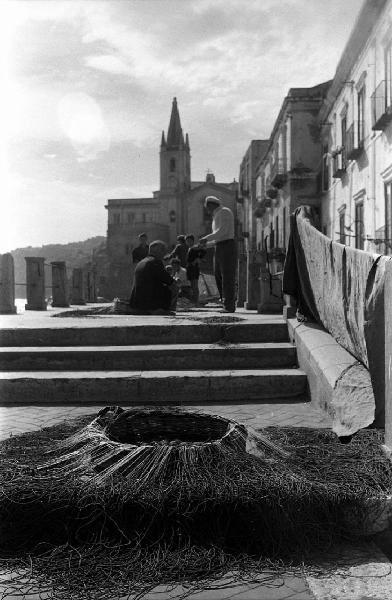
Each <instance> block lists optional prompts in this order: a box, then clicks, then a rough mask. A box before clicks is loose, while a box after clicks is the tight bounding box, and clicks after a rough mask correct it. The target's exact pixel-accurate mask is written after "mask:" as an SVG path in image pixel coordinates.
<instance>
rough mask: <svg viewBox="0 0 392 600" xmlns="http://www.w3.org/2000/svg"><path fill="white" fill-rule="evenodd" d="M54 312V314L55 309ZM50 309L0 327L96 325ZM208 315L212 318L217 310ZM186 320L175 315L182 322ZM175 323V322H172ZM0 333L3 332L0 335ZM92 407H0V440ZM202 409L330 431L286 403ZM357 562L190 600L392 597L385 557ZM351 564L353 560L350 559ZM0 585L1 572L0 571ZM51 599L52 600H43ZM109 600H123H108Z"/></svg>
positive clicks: (315, 416) (159, 595)
mask: <svg viewBox="0 0 392 600" xmlns="http://www.w3.org/2000/svg"><path fill="white" fill-rule="evenodd" d="M57 310H58V309H57ZM52 314H53V309H50V310H48V311H47V312H44V313H37V312H28V313H24V314H20V313H19V314H17V315H14V316H7V317H1V320H0V327H2V328H9V327H18V328H19V327H26V328H29V327H34V328H35V327H53V326H54V327H58V326H67V327H68V326H69V327H75V326H76V327H77V326H78V323H80V324H81V323H83V326H86V323H87V322H88V323H91V325H94V326H96V325H97V319H95V318H94V319H91V320H90V319H76V320H75V319H51V318H50V316H51V315H52ZM206 314H213V315H216V311H213V312H211V313H209V312H207V311H206ZM237 314H238V316H239V317H242V318H244V319H246V320H248V321H252V322H254V321H258V322H259V320H260V319H265V320H276V318H277V317H276V316H265V315H263V316H260V315H257V314H256V313H249V312H245V311H239V312H238V313H237ZM168 318H170V317H148V322H149V323H151V324H152V322H154V324H155V322H156V323H157V324H159V323H162V322H165V321H166V319H168ZM184 318H186V315H181V316H180V315H179V316H178V317H176V319H175V320H176V321H177V322H180V321H181V320H183V319H184ZM140 319H141V318H140V317H122V316H106V318H104V319H100V320H99V324H102V325H103V326H105V325H106V324H108V323H110V325H111V326H113V325H114V324H115V325H118V326H121V325H123V324H124V323H125V322H127V324H128V325H129V324H131V323H133V322H134V321H135V320H137V321H138V322H139V323H140ZM171 319H172V320H173V318H171ZM0 334H1V332H0ZM99 408H102V407H96V406H89V407H83V406H56V407H50V406H21V407H17V408H16V407H12V406H7V407H0V440H2V439H6V438H7V437H9V436H10V435H18V434H20V433H23V432H26V431H35V430H37V429H40V428H41V427H45V426H50V425H54V424H56V423H58V422H60V421H62V420H64V419H69V418H72V417H75V416H79V415H82V414H94V413H96V412H97V411H98V410H99ZM194 409H198V410H204V411H208V412H210V413H215V414H220V415H222V416H227V417H230V418H231V419H235V420H237V421H239V422H242V423H245V424H247V425H248V426H249V427H252V428H254V429H259V428H261V427H264V426H268V425H281V426H284V425H294V426H305V427H328V426H329V425H330V420H329V419H328V418H327V417H326V416H325V415H324V414H323V413H321V412H320V411H318V410H316V409H314V408H313V407H312V406H311V405H310V404H306V403H295V404H293V403H288V404H236V405H223V404H215V405H210V406H208V407H204V406H196V407H195V406H188V407H186V410H194ZM358 552H359V554H361V558H360V560H359V559H358V561H357V563H358V564H355V565H354V566H352V567H350V569H349V570H348V571H343V572H340V571H338V570H336V571H335V572H329V573H328V574H326V575H325V577H324V576H320V577H317V578H315V577H304V576H298V577H293V576H289V575H287V576H285V577H284V578H282V579H277V578H272V579H270V578H269V574H268V573H262V574H261V582H260V583H255V584H252V585H235V586H233V587H230V588H228V589H220V590H214V589H210V590H204V591H203V592H198V593H196V594H194V595H192V600H311V599H313V600H314V599H317V600H390V599H391V597H392V591H391V590H392V575H391V564H390V563H389V561H388V560H387V559H386V557H385V556H384V555H383V554H382V553H381V552H379V550H378V549H377V548H375V547H373V546H366V547H365V548H362V549H359V550H358ZM349 558H350V559H352V558H353V557H352V556H351V557H349ZM0 582H1V572H0ZM182 592H183V589H181V588H175V589H174V590H167V589H164V588H157V589H156V590H154V592H152V593H151V594H149V596H148V600H174V599H175V598H178V597H179V595H180V594H181V593H182ZM17 598H18V600H21V599H22V598H23V596H20V595H19V596H15V595H12V594H8V595H7V593H6V591H5V588H4V586H2V585H1V583H0V599H4V600H16V599H17ZM26 598H29V600H33V599H34V600H35V599H37V600H38V596H26ZM47 598H51V596H50V595H49V596H47ZM108 600H122V599H119V598H112V599H108Z"/></svg>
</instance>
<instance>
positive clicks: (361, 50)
mask: <svg viewBox="0 0 392 600" xmlns="http://www.w3.org/2000/svg"><path fill="white" fill-rule="evenodd" d="M320 123H321V125H322V140H323V149H324V150H323V169H322V201H321V207H322V211H321V219H322V226H323V230H324V232H325V233H326V234H327V235H328V236H329V237H331V238H332V239H334V240H335V241H340V242H341V243H343V244H346V245H348V246H353V247H356V248H360V249H364V250H367V251H370V252H378V253H385V254H392V146H391V142H392V1H391V0H366V1H365V2H364V4H363V7H362V9H361V11H360V13H359V16H358V19H357V21H356V23H355V25H354V28H353V31H352V33H351V35H350V38H349V40H348V42H347V45H346V47H345V49H344V51H343V54H342V56H341V59H340V61H339V64H338V66H337V69H336V73H335V76H334V79H333V81H332V85H331V87H330V89H329V92H328V95H327V97H326V99H325V102H324V104H323V106H322V108H321V111H320Z"/></svg>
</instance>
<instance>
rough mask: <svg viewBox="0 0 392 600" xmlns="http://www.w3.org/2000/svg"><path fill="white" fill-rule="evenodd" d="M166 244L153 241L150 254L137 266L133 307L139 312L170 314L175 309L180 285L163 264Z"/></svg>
mask: <svg viewBox="0 0 392 600" xmlns="http://www.w3.org/2000/svg"><path fill="white" fill-rule="evenodd" d="M166 249H167V248H166V244H165V243H164V242H161V241H160V240H156V241H155V242H152V243H151V244H150V246H149V251H148V255H147V256H146V258H143V260H141V261H140V262H139V263H138V264H137V265H136V268H135V278H134V282H133V288H132V292H131V300H130V305H131V309H132V310H134V311H135V312H137V313H139V314H151V315H154V314H155V315H157V314H170V311H173V310H175V306H176V301H177V295H178V287H177V284H176V282H175V281H174V279H173V277H171V275H169V273H168V272H167V271H166V269H165V267H164V264H163V260H162V259H163V257H164V256H165V253H166Z"/></svg>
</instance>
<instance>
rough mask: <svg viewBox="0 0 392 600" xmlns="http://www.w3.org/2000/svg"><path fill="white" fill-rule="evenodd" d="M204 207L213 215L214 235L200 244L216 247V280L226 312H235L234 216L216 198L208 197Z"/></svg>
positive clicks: (235, 256) (203, 238)
mask: <svg viewBox="0 0 392 600" xmlns="http://www.w3.org/2000/svg"><path fill="white" fill-rule="evenodd" d="M204 206H205V208H206V210H207V212H208V213H209V214H212V233H210V234H209V235H205V236H204V237H202V238H200V242H201V243H205V242H206V244H207V246H215V259H214V269H215V279H216V285H217V287H218V290H219V294H220V295H221V298H223V306H224V312H235V301H236V293H235V275H236V267H237V248H236V244H235V241H234V215H233V213H232V211H231V210H230V208H228V207H227V206H223V205H222V202H221V200H219V198H217V197H216V196H207V198H206V199H205V201H204Z"/></svg>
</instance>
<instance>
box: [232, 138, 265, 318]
mask: <svg viewBox="0 0 392 600" xmlns="http://www.w3.org/2000/svg"><path fill="white" fill-rule="evenodd" d="M268 144H269V140H252V141H251V143H250V145H249V147H248V149H247V151H246V153H245V155H244V157H243V159H242V162H241V165H240V173H239V178H238V187H239V191H238V196H237V216H238V305H239V306H245V307H246V308H248V309H255V308H257V301H258V296H259V293H258V292H259V290H258V288H259V285H260V284H259V281H258V278H257V275H258V267H257V264H255V252H256V250H257V223H256V217H255V208H256V200H257V198H256V168H257V165H258V164H259V163H260V161H261V160H262V158H263V157H264V155H265V153H266V150H267V148H268Z"/></svg>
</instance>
